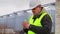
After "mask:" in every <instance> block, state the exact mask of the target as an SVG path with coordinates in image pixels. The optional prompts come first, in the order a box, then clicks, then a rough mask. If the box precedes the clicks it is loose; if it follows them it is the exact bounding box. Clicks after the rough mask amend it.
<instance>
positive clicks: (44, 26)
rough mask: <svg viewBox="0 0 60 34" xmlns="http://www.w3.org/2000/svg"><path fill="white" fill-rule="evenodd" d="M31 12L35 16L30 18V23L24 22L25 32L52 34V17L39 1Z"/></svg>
mask: <svg viewBox="0 0 60 34" xmlns="http://www.w3.org/2000/svg"><path fill="white" fill-rule="evenodd" d="M34 1H35V0H34ZM37 1H38V0H37ZM32 5H33V4H32ZM31 10H32V13H33V15H32V16H31V17H30V19H29V22H26V21H23V22H22V26H23V29H24V31H25V32H26V33H27V34H50V32H51V27H52V17H51V16H50V15H49V14H48V13H47V11H46V10H45V9H44V7H43V6H42V5H41V4H40V2H39V1H38V2H36V3H35V4H34V5H33V7H32V8H31Z"/></svg>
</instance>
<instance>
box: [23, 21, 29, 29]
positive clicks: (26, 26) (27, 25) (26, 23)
mask: <svg viewBox="0 0 60 34" xmlns="http://www.w3.org/2000/svg"><path fill="white" fill-rule="evenodd" d="M22 26H23V28H24V29H29V26H30V24H29V23H28V22H25V21H23V22H22Z"/></svg>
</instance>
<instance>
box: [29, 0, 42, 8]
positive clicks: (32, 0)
mask: <svg viewBox="0 0 60 34" xmlns="http://www.w3.org/2000/svg"><path fill="white" fill-rule="evenodd" d="M38 5H41V2H40V0H30V9H33V8H35V7H37V6H38Z"/></svg>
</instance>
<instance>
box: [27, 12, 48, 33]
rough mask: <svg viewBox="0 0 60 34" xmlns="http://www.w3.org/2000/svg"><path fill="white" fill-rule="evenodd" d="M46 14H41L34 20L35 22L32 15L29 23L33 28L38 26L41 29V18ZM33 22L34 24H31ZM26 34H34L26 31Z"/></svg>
mask: <svg viewBox="0 0 60 34" xmlns="http://www.w3.org/2000/svg"><path fill="white" fill-rule="evenodd" d="M46 14H47V12H42V14H41V16H40V17H39V18H36V20H35V21H34V19H33V15H32V16H31V17H30V20H29V23H30V24H32V25H35V26H40V27H43V26H42V24H41V20H42V18H43V17H44V16H45V15H46ZM33 21H34V23H33ZM28 34H36V33H35V32H33V31H31V30H28Z"/></svg>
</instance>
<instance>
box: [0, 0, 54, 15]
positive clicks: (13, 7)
mask: <svg viewBox="0 0 60 34" xmlns="http://www.w3.org/2000/svg"><path fill="white" fill-rule="evenodd" d="M53 1H55V0H50V1H49V0H46V1H45V0H41V3H43V2H44V3H43V4H45V3H50V2H53ZM29 2H30V0H0V16H2V15H6V14H10V13H13V12H17V11H21V10H27V9H29Z"/></svg>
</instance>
